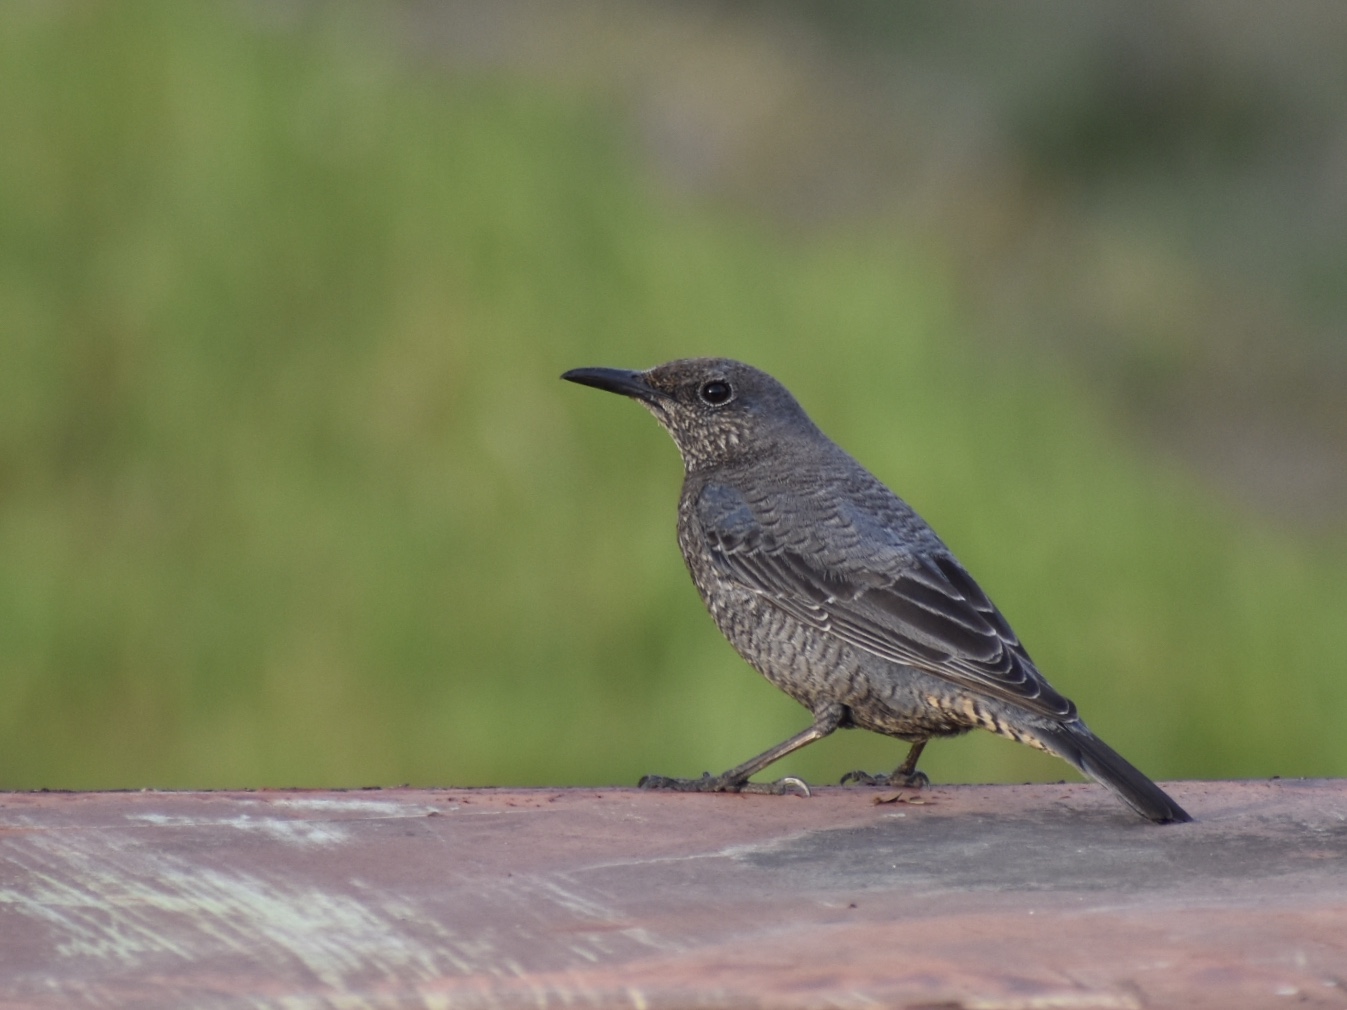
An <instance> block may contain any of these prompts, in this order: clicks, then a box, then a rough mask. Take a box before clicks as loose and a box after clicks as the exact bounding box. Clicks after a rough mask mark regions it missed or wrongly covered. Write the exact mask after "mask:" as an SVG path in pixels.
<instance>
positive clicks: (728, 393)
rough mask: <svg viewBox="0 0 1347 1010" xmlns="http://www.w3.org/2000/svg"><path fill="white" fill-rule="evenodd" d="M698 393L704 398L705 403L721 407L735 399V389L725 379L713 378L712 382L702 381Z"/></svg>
mask: <svg viewBox="0 0 1347 1010" xmlns="http://www.w3.org/2000/svg"><path fill="white" fill-rule="evenodd" d="M697 395H698V396H700V397H701V398H702V402H703V403H709V404H710V405H711V406H713V407H719V406H721V405H722V404H726V403H729V402H730V401H731V400H733V399H734V389H733V388H731V386H730V384H729V383H728V382H726V381H725V380H724V379H712V380H711V381H710V382H703V383H702V388H701V389H699V390H697Z"/></svg>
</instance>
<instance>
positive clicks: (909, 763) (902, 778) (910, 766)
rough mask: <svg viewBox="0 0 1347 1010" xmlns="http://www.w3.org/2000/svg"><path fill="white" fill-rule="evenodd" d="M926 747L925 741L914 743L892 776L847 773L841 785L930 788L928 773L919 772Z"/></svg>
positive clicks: (857, 772) (858, 772) (860, 772)
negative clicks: (918, 767)
mask: <svg viewBox="0 0 1347 1010" xmlns="http://www.w3.org/2000/svg"><path fill="white" fill-rule="evenodd" d="M925 746H926V741H925V740H918V741H917V742H916V743H914V744H913V745H912V749H911V750H909V751H908V752H907V757H905V758H904V759H903V763H902V764H900V765H899V766H898V767H897V768H895V769H894V770H893V774H892V775H871V774H870V773H869V772H862V771H855V772H847V773H846V774H845V775H843V776H842V782H841V784H842V785H846V784H847V783H848V782H856V783H859V784H860V785H863V786H906V787H907V788H909V789H920V788H922V787H923V786H928V785H930V784H931V780H930V779H928V778H927V777H926V773H925V772H919V771H917V758H919V757H921V751H922V748H923V747H925Z"/></svg>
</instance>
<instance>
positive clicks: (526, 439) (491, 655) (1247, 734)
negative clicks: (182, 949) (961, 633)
mask: <svg viewBox="0 0 1347 1010" xmlns="http://www.w3.org/2000/svg"><path fill="white" fill-rule="evenodd" d="M244 9H245V10H247V9H251V8H244ZM259 9H260V8H259ZM325 10H327V11H328V13H329V14H330V12H331V9H325ZM231 11H233V8H231V7H224V8H221V7H216V6H197V5H189V4H181V5H179V4H174V3H161V4H133V5H126V4H92V5H84V4H79V5H51V4H10V5H6V6H5V7H4V8H3V9H2V10H0V137H2V138H3V145H0V146H2V149H0V787H7V788H28V787H40V786H46V787H72V788H89V787H114V786H127V787H136V786H202V787H205V786H257V785H365V784H387V783H398V782H413V783H418V784H456V785H467V784H511V783H519V784H532V783H537V784H543V783H547V784H570V783H596V784H597V783H630V782H634V781H635V779H636V778H637V777H638V776H639V775H640V774H641V773H643V772H646V771H660V772H664V773H676V774H685V773H698V772H700V771H702V770H703V769H710V770H712V771H719V770H721V769H722V767H725V766H728V765H729V764H732V763H734V762H737V761H739V760H742V759H744V758H746V757H747V756H749V754H751V753H754V752H756V751H757V750H758V749H760V748H762V747H765V746H767V745H768V744H771V743H774V742H776V741H777V740H778V739H780V738H781V737H784V736H785V735H786V734H787V733H789V732H792V731H794V730H795V729H798V728H799V727H801V726H803V725H804V723H805V715H804V713H803V712H802V711H801V710H799V709H798V708H797V707H796V706H795V705H794V703H792V702H790V701H789V700H788V699H786V698H784V697H782V696H779V695H778V694H777V693H776V692H775V691H774V690H773V689H771V688H769V687H768V686H767V685H766V684H764V683H761V682H760V681H759V680H758V678H757V677H756V675H755V674H753V673H752V672H751V671H750V670H749V669H748V668H747V667H746V666H744V665H743V664H742V663H741V662H740V661H739V659H738V658H737V657H736V656H734V655H733V653H732V652H731V650H730V649H729V647H728V646H727V645H725V644H724V642H723V641H722V640H721V639H720V637H719V636H718V634H717V633H716V631H715V629H714V627H713V626H712V624H711V622H710V620H709V619H708V618H707V617H706V615H705V614H704V613H703V612H702V610H701V606H700V603H699V602H698V600H697V598H696V594H695V592H694V591H693V589H692V587H691V585H690V583H689V581H688V579H687V577H686V574H685V572H684V571H683V567H682V562H681V560H680V559H679V556H678V553H677V548H676V546H675V543H674V539H673V511H674V503H675V500H676V495H677V487H678V480H679V472H678V465H677V457H676V454H675V452H674V450H673V447H672V445H671V444H670V443H669V442H668V439H667V438H666V436H665V435H664V434H663V433H661V432H660V431H659V430H658V429H657V428H656V426H655V425H654V424H653V423H652V422H651V421H650V419H649V418H648V417H646V416H645V415H644V414H643V412H641V411H640V410H639V409H637V408H636V407H634V406H632V405H630V404H626V403H623V402H620V401H619V400H617V399H616V398H612V397H603V396H600V395H598V394H596V393H591V392H589V391H585V390H582V389H578V388H576V387H574V386H570V385H567V384H564V383H561V382H559V381H557V376H558V375H559V374H560V372H562V371H563V370H565V369H566V368H570V367H574V366H578V365H626V366H645V365H649V364H654V363H656V362H658V361H662V360H666V359H669V358H673V357H680V356H686V355H691V354H707V353H718V354H726V355H731V356H735V357H740V358H743V359H746V360H749V361H752V362H754V363H756V364H759V365H761V366H762V367H764V368H767V369H768V370H769V371H772V372H774V373H775V374H777V375H778V376H779V377H780V378H782V379H783V381H785V382H786V383H787V384H788V385H790V386H791V387H792V388H793V389H794V390H795V391H796V393H797V394H798V395H799V396H800V398H801V400H802V401H803V402H804V403H805V405H806V407H807V408H808V409H809V410H810V411H811V413H812V414H813V415H814V417H815V419H816V420H818V421H819V423H820V424H821V425H822V426H823V427H824V428H825V430H827V431H829V433H830V434H832V435H833V436H834V437H835V438H836V439H837V440H838V441H839V442H841V443H842V444H843V445H845V446H847V447H848V448H849V449H851V450H852V451H853V452H854V453H855V454H856V455H857V456H858V457H859V458H860V459H861V460H862V461H864V462H865V463H866V464H868V465H869V466H870V467H871V468H872V469H874V470H875V471H876V472H877V473H878V474H880V475H881V476H882V477H883V478H885V479H886V480H887V481H888V482H889V483H890V484H892V485H893V486H894V487H895V488H896V489H897V490H899V492H900V493H903V494H905V495H906V496H907V497H908V498H909V500H911V501H912V502H913V503H914V504H915V505H916V506H917V507H918V508H919V509H921V510H922V511H923V512H924V514H925V515H926V516H927V517H928V518H929V519H930V520H931V521H932V522H933V523H934V524H935V526H936V527H937V529H939V530H940V531H941V533H942V534H943V535H944V536H945V538H946V539H947V540H948V541H949V542H950V543H951V544H952V545H953V546H954V547H955V549H956V550H957V551H958V552H959V554H960V555H961V557H962V558H963V559H964V561H965V562H966V563H967V564H968V565H969V567H970V568H971V569H972V570H973V571H974V573H975V574H977V575H978V577H979V578H980V580H981V581H982V582H983V583H984V585H985V586H986V587H987V588H988V589H989V591H991V592H992V594H993V595H994V596H995V598H996V599H997V600H998V601H999V602H1000V604H1001V605H1002V608H1003V609H1004V610H1005V611H1006V612H1007V613H1008V615H1009V617H1010V618H1011V620H1012V621H1013V622H1014V624H1015V625H1016V627H1017V629H1018V630H1019V631H1020V634H1021V635H1022V637H1023V638H1024V639H1025V640H1026V641H1027V642H1028V643H1029V646H1030V648H1031V650H1032V651H1033V653H1034V655H1035V656H1036V658H1037V659H1038V660H1039V662H1040V665H1041V666H1042V667H1043V668H1044V670H1045V671H1046V672H1047V673H1048V675H1049V676H1050V678H1051V679H1052V680H1053V682H1054V683H1055V684H1056V685H1057V686H1058V687H1059V688H1061V689H1062V690H1063V691H1065V692H1066V693H1068V694H1069V695H1071V696H1072V697H1074V698H1075V699H1076V700H1077V701H1078V703H1079V704H1080V705H1081V708H1082V709H1083V711H1084V712H1085V713H1086V715H1087V717H1088V718H1089V720H1090V722H1091V723H1092V724H1093V725H1094V727H1095V728H1096V729H1097V730H1098V731H1099V732H1100V733H1101V735H1103V736H1104V737H1105V738H1106V739H1107V740H1109V741H1110V742H1111V743H1113V744H1114V746H1116V747H1117V748H1119V749H1120V750H1121V751H1123V752H1124V753H1125V754H1127V755H1129V756H1130V757H1132V758H1133V760H1135V761H1136V762H1137V763H1138V764H1140V765H1141V766H1142V767H1143V768H1144V769H1146V770H1147V771H1149V772H1150V773H1152V774H1154V775H1156V776H1160V777H1175V776H1191V777H1203V776H1222V777H1234V776H1261V775H1271V774H1280V775H1326V774H1347V735H1345V734H1343V733H1342V732H1341V728H1340V727H1341V722H1342V713H1343V712H1344V711H1347V680H1345V679H1344V678H1343V676H1342V673H1341V664H1342V657H1343V656H1344V655H1347V620H1344V617H1343V615H1344V614H1345V613H1347V584H1344V580H1343V578H1342V574H1341V573H1342V571H1343V565H1344V562H1345V561H1347V546H1345V545H1344V544H1343V543H1341V542H1340V541H1328V540H1325V539H1324V538H1322V537H1321V538H1320V539H1319V540H1318V541H1311V540H1310V539H1308V538H1307V537H1298V536H1293V535H1292V534H1290V533H1287V532H1284V531H1279V530H1277V529H1274V528H1270V527H1268V526H1266V525H1259V524H1255V523H1254V522H1253V521H1251V520H1249V519H1247V518H1245V517H1241V516H1237V515H1233V514H1228V513H1226V512H1224V511H1223V510H1222V509H1221V508H1219V507H1218V506H1217V505H1215V504H1214V503H1213V501H1212V500H1210V499H1209V498H1207V497H1206V496H1205V495H1204V493H1203V492H1202V491H1201V489H1199V488H1198V487H1197V486H1196V485H1193V484H1191V483H1189V482H1188V481H1187V480H1186V479H1185V478H1184V477H1182V476H1181V475H1179V474H1178V473H1177V472H1174V471H1172V470H1170V469H1168V468H1167V467H1166V466H1165V465H1164V464H1162V463H1159V462H1157V461H1156V460H1154V459H1149V458H1146V457H1144V456H1143V455H1142V454H1140V453H1139V451H1138V450H1136V449H1135V448H1134V447H1133V446H1131V445H1130V444H1129V443H1128V441H1127V440H1126V439H1124V438H1123V437H1122V436H1121V435H1120V434H1119V433H1117V431H1116V430H1115V428H1114V427H1113V426H1112V424H1111V421H1110V418H1109V417H1108V416H1106V414H1105V413H1103V412H1102V411H1101V410H1100V409H1098V408H1097V407H1096V406H1095V405H1094V404H1093V403H1091V402H1090V400H1089V399H1088V398H1087V397H1086V396H1085V395H1084V394H1083V392H1082V391H1081V390H1080V389H1079V388H1077V387H1076V386H1074V385H1073V384H1072V381H1071V380H1070V379H1069V377H1067V376H1066V375H1064V374H1061V373H1060V372H1059V371H1058V370H1056V369H1055V368H1054V367H1053V366H1052V365H1051V363H1050V362H1046V361H1043V360H1033V359H1028V358H1024V357H1020V358H1013V359H1012V358H1009V357H1008V356H1007V355H1006V354H1005V352H1004V351H1000V352H997V353H992V352H990V351H988V350H986V349H985V348H980V347H978V346H975V345H974V344H973V343H972V341H971V339H970V338H969V337H968V335H967V333H966V329H965V327H964V326H963V323H962V321H961V318H960V315H959V312H958V310H957V307H956V306H955V305H954V299H953V298H952V295H951V292H950V285H949V282H948V279H947V278H946V277H945V276H944V275H943V274H942V272H941V269H940V268H939V266H937V265H935V263H934V261H933V260H932V259H931V258H930V257H927V256H924V255H923V251H922V250H921V249H917V248H911V247H905V246H904V245H903V244H902V243H901V242H900V241H898V240H896V239H895V238H894V236H893V235H892V234H890V233H889V230H887V229H886V228H885V227H884V225H883V223H882V222H877V223H874V224H872V225H871V226H870V227H869V228H868V229H867V230H866V232H865V233H864V234H836V235H833V236H831V237H828V238H811V239H801V238H798V237H796V238H783V237H782V236H780V235H777V234H774V233H772V232H771V231H770V230H769V229H768V228H766V227H765V226H761V225H757V224H754V223H752V222H749V221H746V220H744V219H739V218H735V217H732V216H728V215H726V214H724V213H720V214H718V213H716V212H714V211H713V210H711V209H704V208H695V207H694V208H689V207H686V206H674V205H671V204H670V202H669V201H668V200H667V199H662V198H660V197H658V196H657V195H656V194H654V193H652V192H651V191H650V190H649V188H648V187H647V185H646V184H645V183H644V182H643V180H642V178H641V176H640V174H639V173H638V172H637V170H636V169H635V168H634V167H633V165H632V164H631V162H630V161H629V159H628V158H627V157H626V156H625V155H624V153H623V150H624V148H623V144H622V138H621V136H620V133H619V131H618V129H617V126H616V124H615V123H614V122H613V121H611V120H609V119H607V118H605V116H604V114H603V113H602V111H601V110H600V109H598V108H596V107H594V106H592V105H590V104H587V102H586V100H585V98H584V96H583V94H581V93H580V92H576V93H574V94H558V93H556V92H555V91H552V92H548V91H545V90H544V89H542V88H541V87H540V86H537V85H530V84H528V83H526V82H520V81H510V80H497V79H477V80H470V79H464V78H462V77H451V76H449V75H447V74H445V73H444V72H442V71H439V70H435V69H433V68H427V67H418V66H417V65H415V64H414V63H413V62H411V61H409V60H408V59H407V58H405V57H404V56H400V55H399V54H398V53H396V52H395V51H394V50H393V48H392V47H391V46H388V45H386V44H384V43H383V42H381V41H380V36H379V33H378V32H376V31H372V30H371V28H370V26H369V25H368V24H364V23H361V22H359V21H358V20H342V19H341V18H340V17H337V18H333V17H329V16H327V15H326V14H325V15H323V16H322V17H316V19H315V20H313V21H312V22H301V23H298V24H293V25H286V26H284V27H280V28H278V27H275V26H267V25H265V24H254V23H250V22H247V21H244V20H238V19H236V18H235V17H234V16H232V15H231V14H230V13H229V12H231ZM980 736H981V738H969V739H966V740H964V741H959V742H952V743H947V744H937V745H935V746H933V747H932V749H931V751H929V752H928V753H929V760H928V762H926V767H927V769H928V771H929V772H930V773H931V775H932V777H933V778H934V779H936V780H951V779H953V780H959V779H972V780H1014V779H1023V778H1028V777H1038V778H1053V779H1055V778H1059V777H1062V776H1063V775H1064V774H1066V768H1065V766H1064V765H1061V764H1060V763H1057V762H1053V761H1051V760H1048V759H1045V758H1042V757H1040V756H1038V755H1035V754H1033V753H1031V752H1029V751H1028V750H1027V749H1026V748H1021V747H1017V746H1015V745H1012V744H1008V743H1004V742H1001V741H997V740H994V739H991V738H989V737H986V736H985V735H980ZM903 752H904V746H903V745H902V744H900V743H897V742H894V741H885V740H882V739H879V738H874V737H867V736H864V735H862V734H856V733H846V734H840V735H839V736H838V737H837V738H836V739H833V740H829V741H826V742H824V743H822V744H820V745H818V746H816V747H813V748H810V749H808V750H807V751H806V752H804V753H803V754H802V755H800V756H799V758H798V760H796V759H792V760H791V761H789V762H786V763H785V766H783V768H782V771H791V772H796V773H800V774H803V775H805V776H807V777H810V778H814V779H818V780H823V779H827V778H829V777H832V776H835V775H838V774H840V773H841V772H842V771H844V770H847V769H849V768H852V767H855V766H858V765H862V766H868V767H872V768H881V767H885V766H891V765H893V764H895V763H896V762H897V761H898V760H899V758H900V757H901V756H902V754H903Z"/></svg>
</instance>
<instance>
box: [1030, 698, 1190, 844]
mask: <svg viewBox="0 0 1347 1010" xmlns="http://www.w3.org/2000/svg"><path fill="white" fill-rule="evenodd" d="M1035 735H1036V736H1037V737H1038V738H1039V740H1040V741H1041V743H1042V745H1043V746H1044V748H1046V749H1047V750H1049V751H1051V752H1052V753H1053V754H1056V755H1057V756H1058V757H1060V758H1062V759H1063V760H1065V761H1069V762H1070V763H1071V764H1072V765H1074V766H1075V767H1076V768H1078V769H1079V770H1080V771H1081V772H1082V773H1083V774H1085V775H1088V776H1089V777H1090V778H1092V779H1094V780H1095V781H1096V782H1098V783H1099V784H1100V785H1102V786H1106V787H1108V788H1109V789H1111V790H1113V792H1115V793H1117V794H1118V797H1119V798H1120V799H1121V800H1122V801H1123V802H1124V803H1126V804H1127V805H1128V806H1129V807H1131V808H1132V809H1133V810H1135V811H1136V812H1137V813H1139V814H1140V815H1141V816H1142V817H1148V818H1150V819H1151V820H1153V821H1155V822H1156V823H1158V824H1168V823H1170V822H1171V821H1191V820H1192V818H1191V817H1190V816H1188V813H1187V812H1186V811H1185V810H1184V809H1183V807H1181V806H1179V805H1178V804H1177V803H1175V802H1174V801H1173V800H1172V799H1170V798H1169V796H1168V795H1167V794H1166V793H1165V791H1164V790H1163V789H1161V788H1160V787H1159V786H1157V785H1156V784H1155V783H1154V782H1152V781H1151V780H1150V779H1148V778H1146V776H1145V775H1143V774H1141V772H1139V771H1137V770H1136V769H1135V768H1133V767H1132V766H1131V765H1130V764H1128V763H1127V761H1126V760H1125V759H1124V758H1123V756H1122V755H1121V754H1119V753H1118V752H1117V751H1115V750H1114V749H1113V748H1112V747H1110V746H1109V745H1108V744H1106V743H1104V741H1103V740H1100V739H1099V737H1097V736H1095V735H1094V734H1093V733H1091V732H1090V730H1089V729H1088V728H1087V727H1086V726H1085V724H1084V723H1082V722H1072V723H1063V724H1060V725H1058V726H1055V727H1053V728H1052V729H1051V730H1046V731H1045V730H1043V729H1039V730H1038V732H1037V733H1036V734H1035Z"/></svg>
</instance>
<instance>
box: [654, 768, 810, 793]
mask: <svg viewBox="0 0 1347 1010" xmlns="http://www.w3.org/2000/svg"><path fill="white" fill-rule="evenodd" d="M636 785H637V787H638V788H640V789H668V790H671V791H673V792H680V793H757V794H765V795H768V796H787V795H789V794H791V793H795V794H796V795H798V796H806V797H807V796H811V795H813V794H812V793H810V791H809V785H808V784H807V783H806V782H805V781H804V779H799V778H796V777H795V776H793V775H788V776H786V777H785V778H783V779H777V780H776V781H775V782H745V781H735V780H733V779H727V778H725V776H723V775H717V776H715V777H712V776H711V773H710V772H703V773H702V777H701V778H699V779H673V778H668V777H666V776H664V775H646V776H644V777H643V778H642V779H641V781H640V782H638V783H636Z"/></svg>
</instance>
